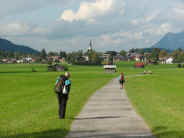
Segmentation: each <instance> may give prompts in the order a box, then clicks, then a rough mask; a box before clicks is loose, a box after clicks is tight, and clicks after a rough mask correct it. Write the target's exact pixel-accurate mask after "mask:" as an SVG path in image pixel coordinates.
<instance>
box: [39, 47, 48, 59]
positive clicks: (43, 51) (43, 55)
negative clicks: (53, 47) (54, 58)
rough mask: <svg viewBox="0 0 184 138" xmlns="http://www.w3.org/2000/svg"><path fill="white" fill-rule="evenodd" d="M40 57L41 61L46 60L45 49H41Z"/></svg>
mask: <svg viewBox="0 0 184 138" xmlns="http://www.w3.org/2000/svg"><path fill="white" fill-rule="evenodd" d="M40 57H41V58H43V59H47V52H46V50H45V49H42V50H41V52H40Z"/></svg>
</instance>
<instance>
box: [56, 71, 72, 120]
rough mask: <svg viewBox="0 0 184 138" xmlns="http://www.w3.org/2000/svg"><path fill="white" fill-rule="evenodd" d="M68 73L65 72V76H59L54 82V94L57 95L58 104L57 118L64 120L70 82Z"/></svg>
mask: <svg viewBox="0 0 184 138" xmlns="http://www.w3.org/2000/svg"><path fill="white" fill-rule="evenodd" d="M69 78H70V73H69V72H66V73H65V75H61V76H60V77H59V78H58V79H57V80H56V85H55V92H56V94H57V98H58V103H59V111H58V113H59V118H60V119H63V118H65V112H66V106H67V100H68V96H69V92H70V87H71V81H70V80H69Z"/></svg>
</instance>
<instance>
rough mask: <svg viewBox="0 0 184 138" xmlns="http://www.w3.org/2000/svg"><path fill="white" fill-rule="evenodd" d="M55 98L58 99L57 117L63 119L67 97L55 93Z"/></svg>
mask: <svg viewBox="0 0 184 138" xmlns="http://www.w3.org/2000/svg"><path fill="white" fill-rule="evenodd" d="M57 98H58V103H59V110H58V114H59V117H60V118H65V112H66V105H67V100H68V95H63V94H61V93H57Z"/></svg>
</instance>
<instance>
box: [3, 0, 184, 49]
mask: <svg viewBox="0 0 184 138" xmlns="http://www.w3.org/2000/svg"><path fill="white" fill-rule="evenodd" d="M1 3H2V4H1V5H0V18H1V20H0V37H2V38H7V39H9V40H11V41H13V42H14V43H17V44H24V45H28V46H30V47H32V48H35V49H39V50H40V49H42V48H45V49H46V50H47V51H58V50H65V51H76V50H79V49H83V50H86V49H87V48H88V46H89V41H90V40H93V43H94V48H95V49H96V50H98V51H106V50H117V51H120V50H122V49H125V50H128V49H130V48H141V47H150V46H152V45H153V44H154V43H155V42H157V41H158V40H160V39H161V38H162V37H163V36H164V35H165V34H166V33H168V32H180V31H183V30H184V23H183V22H184V0H139V1H138V0H31V1H26V0H13V1H12V0H6V1H3V2H1Z"/></svg>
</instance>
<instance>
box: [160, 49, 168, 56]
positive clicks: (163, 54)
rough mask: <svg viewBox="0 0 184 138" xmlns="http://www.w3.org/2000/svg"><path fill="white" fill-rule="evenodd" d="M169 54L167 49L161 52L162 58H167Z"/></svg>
mask: <svg viewBox="0 0 184 138" xmlns="http://www.w3.org/2000/svg"><path fill="white" fill-rule="evenodd" d="M167 56H168V53H167V51H166V50H165V49H163V50H161V51H160V53H159V57H160V58H166V57H167Z"/></svg>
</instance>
